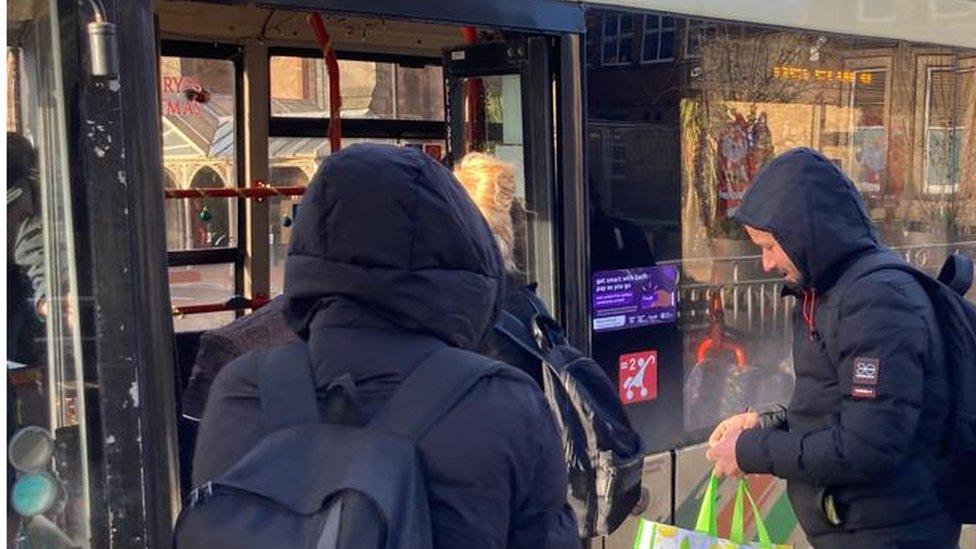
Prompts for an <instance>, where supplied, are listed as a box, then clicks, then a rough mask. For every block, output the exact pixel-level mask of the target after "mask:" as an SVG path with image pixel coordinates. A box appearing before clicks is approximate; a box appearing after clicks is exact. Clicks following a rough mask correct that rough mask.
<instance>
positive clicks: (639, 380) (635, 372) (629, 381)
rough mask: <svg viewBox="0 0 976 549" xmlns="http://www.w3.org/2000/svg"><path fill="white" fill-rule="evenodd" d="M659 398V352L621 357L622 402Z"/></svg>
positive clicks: (646, 352)
mask: <svg viewBox="0 0 976 549" xmlns="http://www.w3.org/2000/svg"><path fill="white" fill-rule="evenodd" d="M654 398H657V352H656V351H645V352H641V353H631V354H627V355H623V356H621V357H620V400H622V401H623V402H624V403H632V402H640V401H644V400H651V399H654Z"/></svg>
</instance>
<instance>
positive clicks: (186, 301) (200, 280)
mask: <svg viewBox="0 0 976 549" xmlns="http://www.w3.org/2000/svg"><path fill="white" fill-rule="evenodd" d="M235 293H236V292H235V286H234V264H233V263H224V264H217V265H186V266H181V267H170V268H169V295H170V302H171V303H172V304H173V309H174V313H175V314H174V316H173V328H174V329H175V330H176V331H178V332H182V331H187V330H202V329H209V328H214V327H216V326H219V325H220V324H222V322H219V323H218V324H216V325H214V324H208V323H207V321H208V319H213V318H218V320H219V319H221V318H223V317H219V315H211V314H209V313H208V314H180V313H179V309H180V308H182V307H186V306H188V305H211V304H215V303H226V302H227V300H229V299H230V298H231V297H233V296H234V294H235ZM221 314H223V315H225V316H227V321H228V322H229V321H230V320H233V319H234V313H233V312H228V313H221Z"/></svg>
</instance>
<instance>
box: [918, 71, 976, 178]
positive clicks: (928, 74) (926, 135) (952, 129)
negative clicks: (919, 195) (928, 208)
mask: <svg viewBox="0 0 976 549" xmlns="http://www.w3.org/2000/svg"><path fill="white" fill-rule="evenodd" d="M935 72H953V73H955V75H956V76H955V77H956V78H958V76H959V75H960V74H963V73H970V74H972V75H973V85H974V86H976V67H964V66H954V65H927V66H926V67H925V95H924V97H925V101H924V108H925V118H924V119H923V122H922V131H923V134H922V143H921V145H922V154H923V160H922V188H923V190H924V192H925V194H927V195H946V194H954V193H956V192H958V191H959V189H960V187H961V185H962V181H960V180H958V178H956V181H955V182H954V183H953V182H950V183H938V184H931V183H929V155H930V152H931V151H930V146H929V145H930V142H931V141H930V139H931V138H930V135H931V131H932V130H944V131H946V132H947V133H948V134H950V135H952V134H954V133H956V132H958V131H960V130H963V131H965V129H966V127H967V126H966V125H962V126H933V125H932V124H931V123H930V120H931V113H932V75H933V73H935ZM954 89H955V88H954ZM955 155H956V156H960V153H959V151H958V150H956V151H955Z"/></svg>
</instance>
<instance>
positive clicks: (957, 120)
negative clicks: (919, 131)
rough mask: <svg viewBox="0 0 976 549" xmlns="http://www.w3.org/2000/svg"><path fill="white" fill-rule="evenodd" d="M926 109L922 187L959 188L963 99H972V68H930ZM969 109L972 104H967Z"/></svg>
mask: <svg viewBox="0 0 976 549" xmlns="http://www.w3.org/2000/svg"><path fill="white" fill-rule="evenodd" d="M926 72H927V83H926V99H925V101H926V108H925V176H924V177H925V190H926V191H927V192H931V193H951V192H955V191H956V190H958V186H959V178H960V162H961V161H962V160H963V158H964V157H963V156H962V155H961V151H962V148H963V145H964V141H965V139H966V127H967V122H968V123H972V120H971V119H970V120H967V119H966V118H965V116H964V114H965V110H966V105H967V103H966V101H972V100H973V93H974V78H973V74H974V70H973V69H969V70H957V69H954V68H951V67H949V68H935V67H929V68H928V70H927V71H926ZM970 108H972V107H970Z"/></svg>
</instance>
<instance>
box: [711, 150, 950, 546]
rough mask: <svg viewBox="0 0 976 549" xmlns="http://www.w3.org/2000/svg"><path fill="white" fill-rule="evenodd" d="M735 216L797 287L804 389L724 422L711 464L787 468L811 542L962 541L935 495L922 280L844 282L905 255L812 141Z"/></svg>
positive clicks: (927, 315) (941, 481) (940, 470)
mask: <svg viewBox="0 0 976 549" xmlns="http://www.w3.org/2000/svg"><path fill="white" fill-rule="evenodd" d="M735 218H736V219H737V220H738V221H739V222H741V223H742V224H743V225H745V227H746V231H747V232H748V234H749V236H750V238H751V239H752V240H753V242H755V243H756V244H757V245H759V246H760V247H761V248H762V258H763V267H764V269H765V270H767V271H779V272H780V274H782V276H783V277H784V279H785V282H786V290H785V293H788V294H791V295H794V296H796V298H797V301H798V303H797V306H796V308H795V311H794V326H795V328H794V334H793V366H794V369H795V372H796V386H795V389H794V393H793V397H792V399H791V401H790V403H789V406H788V408H785V409H784V408H780V409H779V410H767V411H765V412H764V411H759V412H758V413H757V412H750V413H746V414H740V415H738V416H733V417H732V418H729V419H727V420H726V421H725V422H723V423H722V424H720V425H719V426H718V427H717V428H716V430H715V432H714V433H713V435H712V437H711V439H710V441H709V443H710V446H711V448H710V449H709V450H708V456H709V458H710V459H712V460H713V461H715V462H716V471H717V472H718V473H719V474H733V475H735V474H739V473H771V474H773V475H775V476H777V477H780V478H784V479H786V480H787V486H788V494H789V497H790V502H791V503H792V505H793V509H794V511H795V512H796V516H797V518H798V519H799V522H800V524H801V526H802V527H803V530H804V532H805V533H806V534H807V536H808V538H809V539H810V541H811V542H812V543H813V545H814V546H816V547H871V548H877V547H939V548H941V547H955V546H956V544H957V543H958V538H959V532H960V525H959V524H958V523H956V522H954V521H953V520H952V518H951V517H949V515H948V514H947V512H946V510H945V509H944V508H943V505H942V503H941V501H940V497H939V493H940V490H941V489H942V488H943V487H944V486H946V483H947V482H951V479H950V478H948V475H947V473H946V466H945V462H944V459H943V458H944V456H943V453H942V447H943V441H944V437H945V435H946V433H945V422H946V414H947V401H948V398H949V390H948V386H947V381H946V373H945V371H944V367H943V353H944V348H943V342H942V337H941V333H940V331H939V327H938V323H937V318H936V316H935V312H934V310H933V308H932V305H931V303H930V301H929V299H928V296H927V295H926V293H925V291H924V290H923V288H922V287H921V286H920V285H919V284H918V282H917V281H916V280H915V278H914V277H913V276H912V275H910V274H908V273H905V272H902V271H897V270H881V271H875V272H873V273H871V274H868V275H865V276H863V277H859V278H858V277H855V278H856V279H855V280H854V281H853V282H851V283H850V284H848V283H847V280H846V279H842V277H843V276H844V274H845V273H846V272H848V271H851V272H856V271H853V270H854V269H857V265H858V263H859V262H861V261H865V260H866V258H868V257H870V256H873V255H875V254H889V255H891V256H892V257H891V259H892V260H893V261H897V260H898V259H897V258H895V257H894V255H893V254H892V252H891V251H890V250H888V249H887V248H885V247H884V246H882V245H881V244H880V243H879V242H878V239H877V236H876V233H875V230H874V227H873V226H872V224H871V221H870V219H869V217H868V215H867V211H866V208H865V206H864V203H863V201H862V199H861V196H860V194H859V193H858V191H857V190H856V189H855V188H854V185H853V184H852V183H851V181H850V180H849V179H848V178H847V177H846V176H845V175H844V174H843V173H842V172H841V171H840V170H839V169H838V168H837V167H836V166H835V165H834V164H833V163H832V162H830V161H829V160H827V159H826V158H824V157H823V156H822V155H821V154H819V153H818V152H816V151H813V150H811V149H806V148H801V149H793V150H791V151H787V152H786V153H784V154H782V155H780V156H779V157H777V158H776V159H774V160H773V161H772V162H771V163H770V164H769V165H768V166H766V167H765V168H764V169H763V170H762V171H761V172H760V173H759V174H758V175H757V177H756V180H755V182H754V183H753V185H752V187H751V188H750V190H749V191H748V193H747V194H746V196H745V198H744V199H743V202H742V205H741V206H740V208H739V209H738V211H737V212H736V213H735ZM842 280H843V282H842V283H839V281H842ZM835 290H836V291H835ZM743 429H745V430H743Z"/></svg>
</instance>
